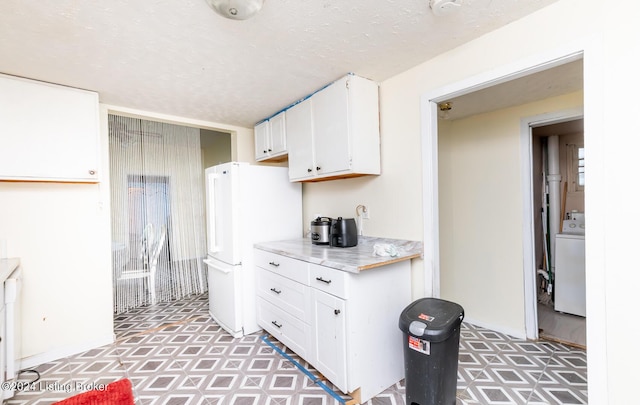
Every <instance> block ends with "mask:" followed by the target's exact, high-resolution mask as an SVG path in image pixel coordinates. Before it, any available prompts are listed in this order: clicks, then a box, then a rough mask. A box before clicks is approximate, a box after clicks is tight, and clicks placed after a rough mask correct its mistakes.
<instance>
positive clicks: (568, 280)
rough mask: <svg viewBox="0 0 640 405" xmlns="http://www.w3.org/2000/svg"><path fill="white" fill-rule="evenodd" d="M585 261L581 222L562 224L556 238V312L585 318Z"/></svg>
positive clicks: (582, 225) (565, 222)
mask: <svg viewBox="0 0 640 405" xmlns="http://www.w3.org/2000/svg"><path fill="white" fill-rule="evenodd" d="M576 222H577V223H576ZM584 257H585V256H584V220H582V221H575V220H565V221H564V223H563V232H562V233H559V234H557V235H556V260H555V283H554V289H555V298H554V309H555V310H556V311H560V312H565V313H567V314H573V315H579V316H587V308H586V307H587V300H586V283H585V259H584Z"/></svg>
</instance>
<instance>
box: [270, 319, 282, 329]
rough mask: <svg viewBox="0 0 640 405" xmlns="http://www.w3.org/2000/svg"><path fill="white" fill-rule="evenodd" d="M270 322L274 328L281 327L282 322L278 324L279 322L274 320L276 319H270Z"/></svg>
mask: <svg viewBox="0 0 640 405" xmlns="http://www.w3.org/2000/svg"><path fill="white" fill-rule="evenodd" d="M271 323H272V324H273V325H274V326H275V327H276V328H278V329H280V328H282V324H279V323H278V322H276V321H271Z"/></svg>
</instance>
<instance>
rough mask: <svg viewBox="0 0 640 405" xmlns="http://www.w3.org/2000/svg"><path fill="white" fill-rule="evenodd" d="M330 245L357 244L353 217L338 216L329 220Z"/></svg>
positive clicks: (350, 245) (346, 245) (348, 245)
mask: <svg viewBox="0 0 640 405" xmlns="http://www.w3.org/2000/svg"><path fill="white" fill-rule="evenodd" d="M330 242H331V243H330V245H331V246H335V247H353V246H356V245H357V244H358V229H357V227H356V220H355V219H353V218H342V217H338V218H336V219H333V220H331V238H330Z"/></svg>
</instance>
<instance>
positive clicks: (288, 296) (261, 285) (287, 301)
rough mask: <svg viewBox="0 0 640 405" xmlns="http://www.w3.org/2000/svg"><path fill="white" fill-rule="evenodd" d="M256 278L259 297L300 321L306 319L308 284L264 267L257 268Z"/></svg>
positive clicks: (307, 312)
mask: <svg viewBox="0 0 640 405" xmlns="http://www.w3.org/2000/svg"><path fill="white" fill-rule="evenodd" d="M257 279H258V296H259V297H262V298H264V299H265V300H266V301H269V302H270V303H272V304H274V305H275V306H277V307H279V308H282V309H283V310H284V311H285V312H288V313H290V314H291V315H293V316H294V317H296V318H298V319H300V320H302V321H305V322H306V321H308V314H309V311H308V310H307V306H308V305H309V304H308V303H309V298H308V297H309V287H308V286H306V285H304V284H301V283H298V282H296V281H293V280H291V279H288V278H286V277H283V276H281V275H278V274H275V273H272V272H270V271H268V270H264V269H258V271H257Z"/></svg>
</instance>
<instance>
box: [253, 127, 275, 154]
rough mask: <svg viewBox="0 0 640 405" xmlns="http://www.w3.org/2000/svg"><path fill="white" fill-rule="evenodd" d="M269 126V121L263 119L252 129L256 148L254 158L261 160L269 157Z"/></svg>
mask: <svg viewBox="0 0 640 405" xmlns="http://www.w3.org/2000/svg"><path fill="white" fill-rule="evenodd" d="M270 130H271V128H270V126H269V121H268V120H265V121H262V122H261V123H259V124H258V125H256V126H255V127H254V129H253V131H254V139H255V148H256V160H262V159H266V158H268V157H269V148H270V146H269V132H270Z"/></svg>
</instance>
